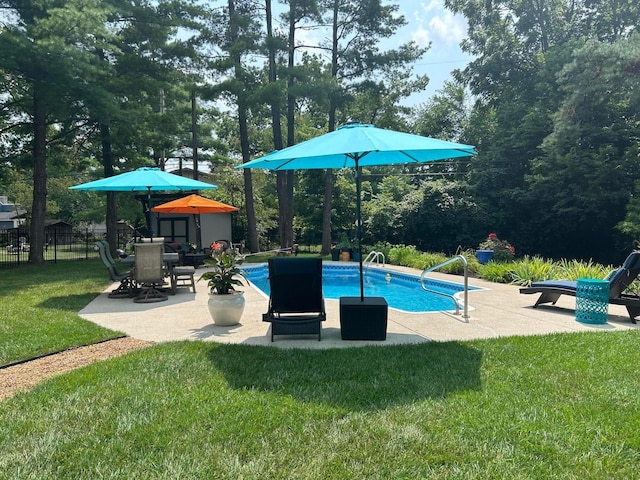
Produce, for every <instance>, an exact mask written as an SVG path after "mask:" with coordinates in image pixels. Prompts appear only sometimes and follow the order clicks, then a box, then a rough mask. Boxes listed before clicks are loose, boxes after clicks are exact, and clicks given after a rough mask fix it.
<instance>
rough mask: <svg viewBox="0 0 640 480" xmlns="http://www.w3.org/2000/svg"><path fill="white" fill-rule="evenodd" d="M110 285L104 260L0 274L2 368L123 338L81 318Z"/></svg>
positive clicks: (26, 268)
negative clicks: (80, 314)
mask: <svg viewBox="0 0 640 480" xmlns="http://www.w3.org/2000/svg"><path fill="white" fill-rule="evenodd" d="M109 284H111V280H109V276H108V274H107V270H106V269H105V267H104V265H103V264H102V262H101V261H100V260H76V261H64V262H58V263H46V264H45V265H43V266H42V267H33V266H28V265H25V266H21V267H16V268H11V269H7V270H0V302H1V305H2V306H1V307H0V366H1V365H6V364H8V363H11V362H14V361H19V360H24V359H28V358H32V357H35V356H37V355H43V354H46V353H51V352H57V351H60V350H64V349H66V348H69V347H73V346H77V345H85V344H90V343H96V342H99V341H101V340H105V339H108V338H114V337H117V336H120V335H121V334H120V333H118V332H113V331H111V330H107V329H105V328H102V327H99V326H97V325H95V324H93V323H90V322H87V321H85V320H83V319H81V318H80V317H79V316H78V311H79V310H81V309H82V308H83V307H84V306H85V305H87V304H88V303H89V302H91V300H93V299H94V298H95V297H96V296H97V295H98V294H99V293H100V292H102V291H103V290H104V289H105V288H106V287H107V285H109Z"/></svg>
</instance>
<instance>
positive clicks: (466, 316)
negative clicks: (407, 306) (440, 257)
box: [367, 252, 469, 323]
mask: <svg viewBox="0 0 640 480" xmlns="http://www.w3.org/2000/svg"><path fill="white" fill-rule="evenodd" d="M372 253H373V252H372ZM367 258H368V257H367ZM457 261H461V262H462V264H463V265H464V293H463V295H464V297H463V308H464V313H463V314H462V318H463V320H464V321H465V323H469V308H468V307H467V299H468V298H469V272H468V266H467V259H466V258H464V257H463V256H462V255H456V256H455V257H452V258H450V259H449V260H447V261H445V262H442V263H440V264H438V265H436V266H435V267H431V268H427V269H426V270H424V271H423V272H422V273H421V274H420V285H422V289H423V290H424V291H425V292H429V293H435V294H436V295H440V296H442V297H448V298H451V300H453V302H454V303H455V304H456V315H460V305H459V303H458V299H457V298H456V297H455V296H454V295H451V294H449V293H442V292H437V291H435V290H431V289H429V288H427V287H426V286H425V284H424V277H425V276H426V274H427V273H430V272H433V271H434V270H438V269H439V268H442V267H444V266H445V265H449V264H450V263H454V262H457Z"/></svg>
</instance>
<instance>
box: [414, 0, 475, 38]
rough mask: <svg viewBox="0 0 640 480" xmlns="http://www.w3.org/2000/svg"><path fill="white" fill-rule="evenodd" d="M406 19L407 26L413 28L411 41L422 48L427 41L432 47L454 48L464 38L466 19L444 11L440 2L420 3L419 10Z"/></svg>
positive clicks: (434, 0)
mask: <svg viewBox="0 0 640 480" xmlns="http://www.w3.org/2000/svg"><path fill="white" fill-rule="evenodd" d="M407 18H408V20H409V25H410V26H413V32H412V34H411V38H412V40H413V41H414V42H416V43H417V44H418V45H420V46H422V47H426V46H427V45H428V44H429V41H432V42H433V46H454V45H458V44H459V43H460V41H461V40H462V39H463V38H465V36H466V31H467V21H466V19H465V18H464V17H463V16H461V15H454V14H453V13H452V12H450V11H449V10H447V9H445V7H444V2H443V1H442V0H431V1H430V2H429V3H425V2H423V3H421V4H420V8H419V9H417V10H414V11H413V13H412V14H411V15H408V16H407Z"/></svg>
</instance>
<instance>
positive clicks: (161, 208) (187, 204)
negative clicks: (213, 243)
mask: <svg viewBox="0 0 640 480" xmlns="http://www.w3.org/2000/svg"><path fill="white" fill-rule="evenodd" d="M151 211H152V212H158V213H182V214H185V213H186V214H191V215H193V218H194V221H195V222H196V231H197V235H198V237H197V242H198V250H200V248H201V244H202V236H201V235H202V233H201V228H200V222H199V215H200V214H202V213H231V212H237V211H238V208H236V207H232V206H231V205H227V204H225V203H221V202H217V201H215V200H211V199H209V198H205V197H201V196H200V195H195V194H193V195H188V196H186V197H183V198H178V199H177V200H172V201H170V202H167V203H163V204H161V205H156V206H155V207H153V208H152V209H151Z"/></svg>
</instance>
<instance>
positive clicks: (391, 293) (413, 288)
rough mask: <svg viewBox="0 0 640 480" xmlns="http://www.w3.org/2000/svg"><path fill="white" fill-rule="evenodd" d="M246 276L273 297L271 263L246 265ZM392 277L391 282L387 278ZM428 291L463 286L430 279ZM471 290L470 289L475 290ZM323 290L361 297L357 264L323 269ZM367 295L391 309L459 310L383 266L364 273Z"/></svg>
mask: <svg viewBox="0 0 640 480" xmlns="http://www.w3.org/2000/svg"><path fill="white" fill-rule="evenodd" d="M242 270H244V272H245V276H246V278H247V279H248V280H250V281H251V283H253V284H254V286H255V287H256V288H258V289H259V290H260V291H262V292H263V293H264V294H265V295H266V296H269V279H268V275H269V271H268V267H267V264H266V263H264V264H260V265H256V266H254V265H244V266H243V267H242ZM387 275H390V279H389V280H387V278H386V276H387ZM425 284H426V285H427V287H428V288H430V289H432V290H435V291H438V292H443V293H447V294H455V293H458V292H462V291H463V289H464V287H463V286H462V285H461V284H456V283H450V282H444V281H441V280H435V279H432V278H426V279H425ZM475 289H476V288H475V287H469V290H475ZM322 291H323V293H324V296H325V298H332V299H336V300H337V299H338V298H340V297H359V296H360V275H359V271H358V265H357V264H345V265H334V264H329V263H324V264H323V266H322ZM364 294H365V296H367V297H384V298H385V299H386V300H387V303H388V304H389V307H391V308H395V309H397V310H403V311H405V312H413V313H421V312H441V311H452V310H455V303H454V301H453V300H452V299H451V298H447V297H442V296H440V295H436V294H433V293H429V292H425V291H424V290H423V289H422V286H421V285H420V277H418V276H416V275H409V274H406V273H401V272H396V271H393V270H388V269H383V268H379V267H368V268H367V270H366V271H365V274H364Z"/></svg>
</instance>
